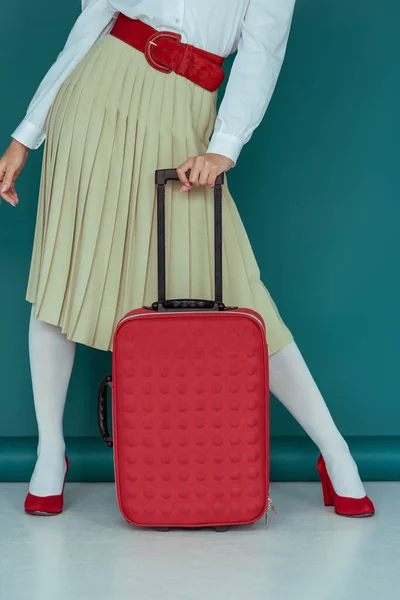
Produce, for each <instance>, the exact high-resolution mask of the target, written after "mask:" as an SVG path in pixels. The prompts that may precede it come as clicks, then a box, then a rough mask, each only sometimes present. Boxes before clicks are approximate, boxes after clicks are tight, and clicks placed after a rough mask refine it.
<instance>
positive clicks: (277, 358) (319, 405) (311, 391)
mask: <svg viewBox="0 0 400 600" xmlns="http://www.w3.org/2000/svg"><path fill="white" fill-rule="evenodd" d="M270 388H271V392H272V393H273V394H274V396H276V397H277V398H278V400H280V401H281V402H282V404H283V405H284V406H285V407H286V408H287V409H288V410H289V412H290V413H291V414H292V415H293V417H294V418H295V419H296V420H297V421H298V423H300V425H301V426H302V427H303V429H304V430H305V432H306V433H307V434H308V435H309V436H310V438H311V439H312V440H313V441H314V443H315V444H316V445H317V446H318V448H319V449H320V451H321V454H322V455H323V457H324V459H325V462H326V466H327V469H328V472H329V475H330V477H331V479H332V483H333V486H334V488H335V491H336V493H337V494H339V495H340V496H346V497H350V498H363V497H364V496H365V495H366V493H365V489H364V486H363V484H362V482H361V479H360V476H359V474H358V469H357V465H356V463H355V462H354V460H353V458H352V456H351V454H350V451H349V447H348V445H347V443H346V442H345V440H344V439H343V437H342V436H341V434H340V432H339V431H338V429H337V427H336V425H335V423H334V421H333V419H332V417H331V415H330V412H329V410H328V407H327V406H326V404H325V401H324V399H323V397H322V395H321V392H320V391H319V389H318V387H317V384H316V383H315V381H314V379H313V377H312V375H311V373H310V371H309V369H308V367H307V365H306V363H305V361H304V359H303V357H302V355H301V353H300V350H299V348H298V347H297V345H296V344H295V342H292V343H291V344H289V345H288V346H287V347H286V348H284V349H283V350H281V351H280V352H277V353H276V354H274V355H273V356H271V357H270Z"/></svg>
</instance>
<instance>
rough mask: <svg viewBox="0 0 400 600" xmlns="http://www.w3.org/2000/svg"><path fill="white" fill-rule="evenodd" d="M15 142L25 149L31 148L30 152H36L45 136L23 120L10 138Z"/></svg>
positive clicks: (41, 131) (38, 129)
mask: <svg viewBox="0 0 400 600" xmlns="http://www.w3.org/2000/svg"><path fill="white" fill-rule="evenodd" d="M11 137H13V138H14V139H15V140H17V142H20V143H21V144H23V145H24V146H26V147H27V148H31V150H36V149H37V148H39V146H41V144H42V143H43V141H44V139H45V137H46V134H45V133H43V130H42V129H40V128H39V127H37V126H36V125H34V124H33V123H31V122H30V121H28V120H27V119H24V121H22V123H21V124H20V125H18V127H17V129H16V130H15V131H14V133H13V134H12V136H11Z"/></svg>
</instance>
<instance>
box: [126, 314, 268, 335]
mask: <svg viewBox="0 0 400 600" xmlns="http://www.w3.org/2000/svg"><path fill="white" fill-rule="evenodd" d="M164 314H168V315H182V314H185V315H197V314H199V311H193V312H191V311H187V312H185V313H182V312H180V311H174V312H173V311H171V312H169V311H168V313H164ZM220 314H223V313H220ZM225 314H227V313H225ZM233 314H236V315H242V316H245V317H250V318H251V319H254V321H257V323H258V324H259V325H261V327H262V329H263V330H264V331H265V327H264V325H263V323H262V321H260V319H257V317H255V316H254V315H249V314H248V313H243V312H238V311H235V313H233ZM152 316H154V315H153V314H149V313H140V314H136V315H130V316H129V317H125V318H124V319H122V320H121V321H120V324H122V323H125V321H129V320H130V319H135V318H136V317H152Z"/></svg>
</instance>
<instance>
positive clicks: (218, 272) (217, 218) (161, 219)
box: [155, 169, 225, 304]
mask: <svg viewBox="0 0 400 600" xmlns="http://www.w3.org/2000/svg"><path fill="white" fill-rule="evenodd" d="M186 175H187V177H189V176H190V171H188V172H187V173H186ZM224 175H225V174H224V173H221V174H220V175H218V177H217V179H216V181H215V187H214V252H215V273H214V278H215V302H216V303H222V289H223V284H222V185H223V183H224V180H225V177H224ZM155 180H156V185H157V237H158V240H157V243H158V303H159V304H161V303H163V302H165V300H166V259H165V185H166V183H167V181H179V177H178V173H177V171H176V169H161V170H157V171H156V173H155Z"/></svg>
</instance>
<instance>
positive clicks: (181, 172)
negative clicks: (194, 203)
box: [176, 158, 195, 192]
mask: <svg viewBox="0 0 400 600" xmlns="http://www.w3.org/2000/svg"><path fill="white" fill-rule="evenodd" d="M194 160H195V159H194V158H188V159H187V160H186V161H185V162H184V163H183V164H181V166H180V167H178V168H177V170H176V172H177V174H178V177H179V179H180V181H181V182H182V183H183V185H182V187H181V191H182V192H187V191H188V190H190V189H191V187H192V186H191V184H190V181H189V179H188V178H187V177H186V173H187V171H190V170H191V169H192V167H193V164H194Z"/></svg>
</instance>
